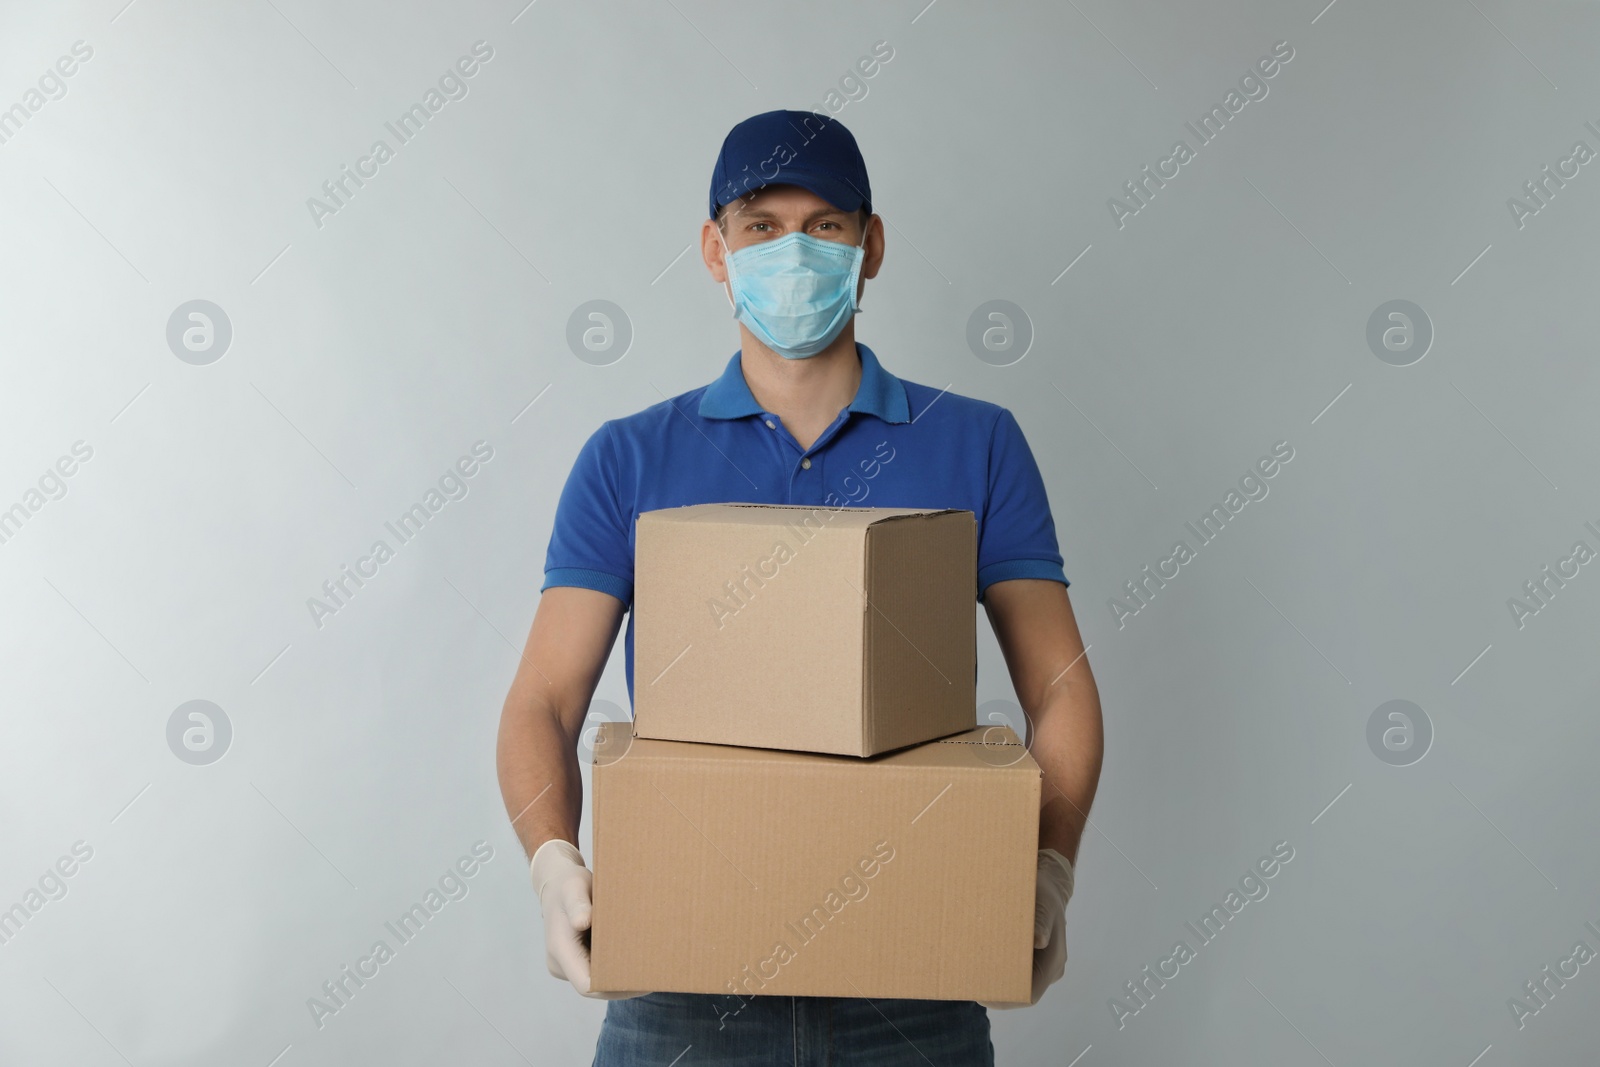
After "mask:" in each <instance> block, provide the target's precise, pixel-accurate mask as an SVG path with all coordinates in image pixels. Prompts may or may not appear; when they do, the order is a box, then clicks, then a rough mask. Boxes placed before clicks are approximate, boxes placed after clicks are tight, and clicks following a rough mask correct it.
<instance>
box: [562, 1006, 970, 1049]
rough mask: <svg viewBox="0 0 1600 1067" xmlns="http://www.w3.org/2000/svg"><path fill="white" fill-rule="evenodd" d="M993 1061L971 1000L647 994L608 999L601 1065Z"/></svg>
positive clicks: (602, 1031) (601, 1044) (601, 1040)
mask: <svg viewBox="0 0 1600 1067" xmlns="http://www.w3.org/2000/svg"><path fill="white" fill-rule="evenodd" d="M732 1064H738V1065H740V1067H780V1065H782V1067H848V1065H852V1064H872V1065H873V1067H902V1065H904V1067H928V1065H929V1064H932V1065H933V1067H993V1064H994V1046H993V1045H991V1044H990V1043H989V1013H988V1011H987V1010H986V1009H985V1008H983V1006H982V1005H980V1004H978V1003H977V1002H975V1001H971V1000H856V999H834V998H830V997H744V998H740V997H735V996H723V995H721V994H705V993H650V994H647V995H645V996H642V997H633V998H631V999H629V1000H613V1001H611V1002H609V1003H608V1004H607V1005H606V1018H605V1022H604V1023H603V1024H602V1025H601V1027H600V1041H599V1044H598V1045H597V1046H596V1048H595V1053H594V1067H707V1065H732Z"/></svg>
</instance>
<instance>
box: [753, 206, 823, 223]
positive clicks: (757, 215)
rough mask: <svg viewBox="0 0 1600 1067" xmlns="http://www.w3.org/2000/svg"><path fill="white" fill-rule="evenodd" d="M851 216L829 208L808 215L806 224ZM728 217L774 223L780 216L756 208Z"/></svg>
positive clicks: (765, 209) (770, 211)
mask: <svg viewBox="0 0 1600 1067" xmlns="http://www.w3.org/2000/svg"><path fill="white" fill-rule="evenodd" d="M851 214H852V212H849V211H840V210H839V209H838V208H836V207H827V208H823V209H822V210H821V211H813V212H812V213H811V214H809V215H807V216H806V217H805V221H806V222H816V221H817V220H818V219H843V218H848V217H849V216H850V215H851ZM728 217H729V218H741V219H746V220H751V219H753V220H756V221H759V222H772V221H775V220H777V218H778V214H777V212H775V211H772V210H770V209H768V208H759V207H756V208H746V209H744V210H736V211H732V212H730V213H729V215H728Z"/></svg>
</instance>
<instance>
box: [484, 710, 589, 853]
mask: <svg viewBox="0 0 1600 1067" xmlns="http://www.w3.org/2000/svg"><path fill="white" fill-rule="evenodd" d="M496 763H497V765H498V769H499V775H500V795H501V798H502V799H503V800H504V801H505V805H506V815H507V816H509V817H510V819H511V825H512V829H514V830H515V831H516V834H517V837H518V839H519V840H520V841H521V842H522V847H523V850H524V851H526V852H527V854H528V855H529V856H532V855H533V854H534V852H536V851H537V850H538V848H539V846H540V845H542V844H544V843H545V842H546V841H548V840H550V839H551V838H553V837H554V838H560V839H561V840H563V841H570V842H572V843H573V844H577V843H578V820H579V818H580V816H581V815H582V813H583V779H582V777H581V776H580V772H579V768H578V757H577V752H576V738H575V737H573V736H570V735H569V734H568V732H567V730H566V729H565V727H563V726H562V724H561V720H560V717H559V716H558V715H556V714H555V713H554V712H553V711H552V710H551V709H549V708H548V707H546V706H544V705H543V704H542V703H541V702H538V701H534V700H527V701H521V702H512V701H508V702H507V704H506V708H505V710H504V711H503V712H502V714H501V717H500V737H499V743H498V745H497V747H496Z"/></svg>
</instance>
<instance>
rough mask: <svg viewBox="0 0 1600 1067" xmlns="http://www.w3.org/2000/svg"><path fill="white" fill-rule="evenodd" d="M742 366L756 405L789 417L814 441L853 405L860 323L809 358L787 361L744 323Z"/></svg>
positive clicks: (795, 429) (803, 440)
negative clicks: (857, 329) (857, 330)
mask: <svg viewBox="0 0 1600 1067" xmlns="http://www.w3.org/2000/svg"><path fill="white" fill-rule="evenodd" d="M739 340H740V348H739V353H740V355H739V365H740V368H741V369H742V370H743V371H744V381H745V384H746V385H748V386H749V387H750V394H751V395H752V396H754V397H755V398H756V403H758V404H760V405H761V406H762V407H763V408H765V409H766V410H768V411H770V412H772V413H773V414H775V415H777V416H778V417H779V418H781V419H783V424H784V426H785V427H787V428H788V430H789V432H790V433H791V434H793V435H794V438H795V440H796V441H799V442H800V445H801V447H803V448H810V447H811V443H812V442H813V441H815V440H816V439H817V438H818V437H820V436H821V435H822V432H823V431H824V430H826V429H827V428H828V427H829V426H830V425H832V424H833V420H834V419H836V418H838V416H839V412H841V411H843V410H844V409H845V408H847V407H849V406H850V401H852V400H854V399H855V395H856V390H857V389H858V388H859V387H860V385H861V361H860V360H859V359H857V358H856V331H855V323H854V322H853V321H852V322H850V323H848V324H847V325H846V326H845V328H844V330H843V331H842V332H841V333H840V334H839V336H838V337H836V338H834V339H833V343H832V344H830V345H829V346H828V347H827V348H824V349H823V350H822V351H821V352H818V353H817V354H816V355H814V356H812V357H810V358H809V359H785V358H784V357H782V356H780V355H778V354H777V353H776V352H774V351H772V349H770V348H768V347H767V346H766V345H764V344H762V343H761V342H760V341H758V340H756V339H755V337H754V336H753V335H752V334H751V333H750V331H749V330H748V329H746V328H745V326H744V324H743V323H740V324H739Z"/></svg>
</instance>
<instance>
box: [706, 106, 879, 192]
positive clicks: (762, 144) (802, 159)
mask: <svg viewBox="0 0 1600 1067" xmlns="http://www.w3.org/2000/svg"><path fill="white" fill-rule="evenodd" d="M768 185H798V186H800V187H801V188H802V189H807V190H810V191H811V192H813V193H815V194H816V195H818V196H820V197H822V199H824V200H826V201H827V202H828V203H830V204H832V205H833V206H834V207H836V208H838V209H839V210H840V211H856V210H859V209H860V208H866V209H867V210H868V211H869V212H870V211H871V210H872V186H871V185H869V184H868V183H867V164H866V161H865V160H863V159H862V158H861V149H859V148H857V147H856V139H855V137H853V136H851V133H850V131H849V130H847V129H845V126H844V123H842V122H840V121H839V120H838V119H836V118H833V117H831V116H828V115H821V114H818V113H816V112H814V111H768V112H765V113H764V114H760V115H755V116H753V117H751V118H748V119H745V120H744V121H743V122H741V123H739V125H737V126H735V127H734V128H733V129H731V130H729V131H728V136H727V137H726V138H725V139H724V140H723V142H722V151H721V153H719V154H718V156H717V165H716V167H715V168H713V169H712V171H711V217H712V218H716V217H717V209H718V208H720V207H722V206H723V205H725V204H731V203H733V201H735V200H737V199H739V198H740V197H742V196H748V195H749V194H751V193H753V192H755V191H756V190H757V189H761V188H764V187H766V186H768Z"/></svg>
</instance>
